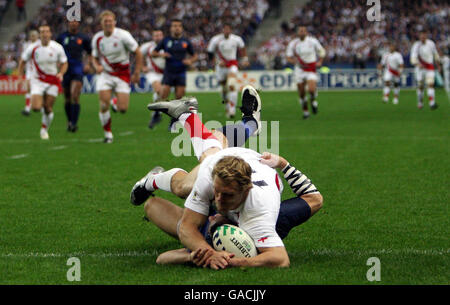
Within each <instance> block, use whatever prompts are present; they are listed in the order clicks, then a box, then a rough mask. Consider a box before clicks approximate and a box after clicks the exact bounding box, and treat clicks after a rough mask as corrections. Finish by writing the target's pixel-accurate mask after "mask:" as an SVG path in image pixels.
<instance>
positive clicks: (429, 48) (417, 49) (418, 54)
mask: <svg viewBox="0 0 450 305" xmlns="http://www.w3.org/2000/svg"><path fill="white" fill-rule="evenodd" d="M410 61H411V64H413V65H417V64H419V63H421V64H422V65H424V66H425V69H427V70H434V64H435V63H436V62H438V61H439V54H438V52H437V49H436V45H435V44H434V42H433V41H432V40H430V39H427V40H426V41H425V43H422V42H421V41H420V40H419V41H416V42H415V43H414V44H413V46H412V48H411V55H410Z"/></svg>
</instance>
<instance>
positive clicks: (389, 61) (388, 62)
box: [381, 51, 403, 75]
mask: <svg viewBox="0 0 450 305" xmlns="http://www.w3.org/2000/svg"><path fill="white" fill-rule="evenodd" d="M381 65H383V66H384V69H385V71H390V72H391V73H392V74H394V75H400V71H399V69H400V65H403V57H402V55H401V54H400V53H399V52H397V51H394V52H392V53H390V52H387V53H385V54H384V55H383V57H382V58H381Z"/></svg>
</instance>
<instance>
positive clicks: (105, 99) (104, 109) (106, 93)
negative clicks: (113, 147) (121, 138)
mask: <svg viewBox="0 0 450 305" xmlns="http://www.w3.org/2000/svg"><path fill="white" fill-rule="evenodd" d="M111 96H112V91H111V90H102V91H100V92H99V98H100V112H99V118H100V123H101V124H102V127H103V131H104V134H105V140H104V142H105V143H112V141H113V134H112V131H111V113H110V112H109V106H110V100H111Z"/></svg>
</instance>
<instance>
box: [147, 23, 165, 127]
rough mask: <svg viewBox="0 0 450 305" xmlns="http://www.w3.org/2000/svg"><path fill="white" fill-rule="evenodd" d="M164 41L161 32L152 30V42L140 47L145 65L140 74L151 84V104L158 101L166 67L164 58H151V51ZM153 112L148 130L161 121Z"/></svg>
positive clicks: (161, 51)
mask: <svg viewBox="0 0 450 305" xmlns="http://www.w3.org/2000/svg"><path fill="white" fill-rule="evenodd" d="M163 39H164V33H163V31H161V30H159V29H155V30H153V33H152V41H149V42H146V43H144V44H143V45H141V52H142V54H143V56H144V59H145V65H144V67H143V68H142V72H144V73H145V77H146V78H147V83H149V84H151V86H152V90H153V102H157V101H159V96H160V91H161V81H162V79H163V76H164V67H165V65H166V59H165V58H164V57H155V56H152V52H153V50H154V49H155V48H156V46H157V45H158V44H159V43H160V42H161V41H162V40H163ZM159 53H161V54H163V53H164V51H163V50H160V51H159ZM156 113H157V112H154V113H153V115H152V119H151V120H150V123H149V124H148V127H149V128H153V127H154V126H155V125H156V124H158V123H159V122H160V121H161V116H160V115H156Z"/></svg>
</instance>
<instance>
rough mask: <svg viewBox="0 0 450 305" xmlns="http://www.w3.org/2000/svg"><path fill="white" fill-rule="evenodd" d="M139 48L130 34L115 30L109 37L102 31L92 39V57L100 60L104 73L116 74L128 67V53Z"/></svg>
mask: <svg viewBox="0 0 450 305" xmlns="http://www.w3.org/2000/svg"><path fill="white" fill-rule="evenodd" d="M138 47H139V45H138V43H137V41H136V40H135V39H134V38H133V36H131V34H130V32H128V31H126V30H123V29H120V28H115V29H114V31H113V33H112V34H111V35H110V36H105V33H104V32H103V31H100V32H98V33H97V34H95V35H94V37H93V38H92V56H94V57H96V58H100V63H101V65H102V66H103V68H104V69H105V71H106V72H118V71H119V70H123V69H126V68H128V67H129V64H130V52H135V51H136V49H137V48H138Z"/></svg>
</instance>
